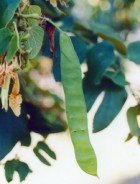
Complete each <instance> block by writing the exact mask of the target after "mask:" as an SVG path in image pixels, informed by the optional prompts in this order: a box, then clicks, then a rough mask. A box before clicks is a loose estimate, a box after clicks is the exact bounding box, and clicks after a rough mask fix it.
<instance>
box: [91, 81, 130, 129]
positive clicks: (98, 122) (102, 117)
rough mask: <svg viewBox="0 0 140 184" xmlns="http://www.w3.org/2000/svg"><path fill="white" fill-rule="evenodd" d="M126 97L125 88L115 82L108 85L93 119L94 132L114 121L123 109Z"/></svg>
mask: <svg viewBox="0 0 140 184" xmlns="http://www.w3.org/2000/svg"><path fill="white" fill-rule="evenodd" d="M126 98H127V94H126V91H125V89H124V88H121V87H118V86H115V85H113V84H112V85H111V84H110V85H109V86H108V88H107V89H106V91H105V96H104V98H103V101H102V102H101V105H100V106H99V108H98V110H97V112H96V114H95V117H94V120H93V132H99V131H101V130H103V129H104V128H106V127H107V126H108V125H109V124H110V123H111V122H112V121H113V119H114V118H115V117H116V116H117V115H118V113H119V112H120V110H121V109H122V107H123V105H124V103H125V101H126Z"/></svg>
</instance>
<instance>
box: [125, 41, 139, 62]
mask: <svg viewBox="0 0 140 184" xmlns="http://www.w3.org/2000/svg"><path fill="white" fill-rule="evenodd" d="M127 57H128V59H129V60H131V61H133V62H135V63H136V64H140V41H136V42H132V43H130V44H129V45H128V50H127Z"/></svg>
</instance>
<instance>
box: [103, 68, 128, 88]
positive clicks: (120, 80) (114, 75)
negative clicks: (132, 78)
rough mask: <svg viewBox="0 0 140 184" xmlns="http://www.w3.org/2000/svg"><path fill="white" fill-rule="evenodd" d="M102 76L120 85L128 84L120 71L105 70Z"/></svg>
mask: <svg viewBox="0 0 140 184" xmlns="http://www.w3.org/2000/svg"><path fill="white" fill-rule="evenodd" d="M104 76H105V77H106V78H108V79H110V80H111V81H112V82H113V83H114V84H116V85H118V86H120V87H124V86H125V85H127V84H128V83H127V82H126V81H125V76H124V74H123V73H122V72H121V71H107V72H106V73H105V75H104Z"/></svg>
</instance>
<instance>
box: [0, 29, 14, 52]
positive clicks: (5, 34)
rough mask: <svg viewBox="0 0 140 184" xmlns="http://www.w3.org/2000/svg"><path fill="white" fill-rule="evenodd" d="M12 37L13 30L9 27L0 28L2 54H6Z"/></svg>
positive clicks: (0, 50)
mask: <svg viewBox="0 0 140 184" xmlns="http://www.w3.org/2000/svg"><path fill="white" fill-rule="evenodd" d="M11 38H12V32H11V31H10V29H8V28H3V29H0V55H2V54H4V52H5V51H6V49H7V47H8V45H9V43H10V41H11Z"/></svg>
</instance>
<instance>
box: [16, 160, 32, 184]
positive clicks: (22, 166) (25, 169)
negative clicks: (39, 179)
mask: <svg viewBox="0 0 140 184" xmlns="http://www.w3.org/2000/svg"><path fill="white" fill-rule="evenodd" d="M16 171H17V172H18V174H19V177H20V182H22V181H24V180H25V179H26V177H27V176H28V174H29V173H31V172H32V171H31V169H30V168H29V166H28V165H27V164H26V163H24V162H21V161H18V167H17V168H16Z"/></svg>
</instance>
